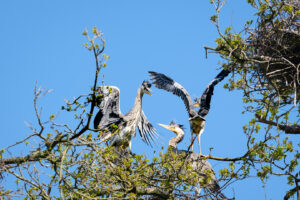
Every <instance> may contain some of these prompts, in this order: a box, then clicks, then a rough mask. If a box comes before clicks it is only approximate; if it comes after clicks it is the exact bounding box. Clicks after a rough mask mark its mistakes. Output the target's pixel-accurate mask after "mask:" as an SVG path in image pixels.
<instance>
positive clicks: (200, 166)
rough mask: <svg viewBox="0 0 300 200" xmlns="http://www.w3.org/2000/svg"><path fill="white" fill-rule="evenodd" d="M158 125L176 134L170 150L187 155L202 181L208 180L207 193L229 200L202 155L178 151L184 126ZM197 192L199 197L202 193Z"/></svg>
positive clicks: (205, 188) (205, 187)
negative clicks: (221, 190)
mask: <svg viewBox="0 0 300 200" xmlns="http://www.w3.org/2000/svg"><path fill="white" fill-rule="evenodd" d="M158 125H160V126H162V127H164V128H166V129H168V130H170V131H172V132H173V133H175V134H176V136H175V137H173V138H171V139H170V141H169V148H171V150H172V151H173V152H174V153H177V154H185V155H186V154H187V160H188V161H190V162H191V165H192V167H193V169H194V170H195V171H197V173H199V174H200V177H201V178H202V179H206V181H207V180H208V183H207V184H206V185H205V186H204V190H205V191H207V193H208V194H209V195H212V196H214V198H216V199H227V197H226V196H225V195H224V194H223V193H221V192H220V185H219V183H218V180H217V177H216V175H215V172H214V170H213V168H212V166H211V164H210V163H209V162H208V161H207V160H205V159H201V154H197V153H192V152H190V151H186V150H178V149H177V145H178V143H180V142H181V141H182V140H183V138H184V130H183V126H182V125H180V124H177V123H175V122H174V121H171V123H170V125H165V124H158ZM206 181H204V182H206ZM199 185H200V187H201V180H199ZM197 192H198V194H197V195H199V194H200V191H197Z"/></svg>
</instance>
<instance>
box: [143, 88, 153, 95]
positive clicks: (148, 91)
mask: <svg viewBox="0 0 300 200" xmlns="http://www.w3.org/2000/svg"><path fill="white" fill-rule="evenodd" d="M151 92H152V91H151V90H150V89H149V88H147V89H146V90H145V93H147V94H149V95H150V96H152V94H151Z"/></svg>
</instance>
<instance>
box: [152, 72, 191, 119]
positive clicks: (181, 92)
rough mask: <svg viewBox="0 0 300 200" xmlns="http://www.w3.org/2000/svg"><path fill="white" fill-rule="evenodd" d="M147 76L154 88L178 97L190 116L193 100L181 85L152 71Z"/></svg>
mask: <svg viewBox="0 0 300 200" xmlns="http://www.w3.org/2000/svg"><path fill="white" fill-rule="evenodd" d="M149 74H150V77H151V80H152V83H153V84H154V85H155V87H157V88H159V89H163V90H166V91H168V92H172V93H173V94H175V95H177V96H179V97H180V98H181V99H182V100H183V102H184V105H185V108H186V110H187V111H188V112H189V115H190V116H191V115H192V114H191V113H192V112H193V111H194V108H193V100H192V98H191V97H190V95H189V93H188V92H187V91H186V90H185V88H184V87H183V86H182V85H180V84H179V83H177V82H176V81H174V80H173V79H171V78H170V77H168V76H166V75H164V74H161V73H157V72H153V71H149Z"/></svg>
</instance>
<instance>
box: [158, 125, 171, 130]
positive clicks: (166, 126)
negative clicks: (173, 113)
mask: <svg viewBox="0 0 300 200" xmlns="http://www.w3.org/2000/svg"><path fill="white" fill-rule="evenodd" d="M158 125H160V126H161V127H164V128H166V129H168V130H170V131H172V129H171V127H170V126H168V125H164V124H158Z"/></svg>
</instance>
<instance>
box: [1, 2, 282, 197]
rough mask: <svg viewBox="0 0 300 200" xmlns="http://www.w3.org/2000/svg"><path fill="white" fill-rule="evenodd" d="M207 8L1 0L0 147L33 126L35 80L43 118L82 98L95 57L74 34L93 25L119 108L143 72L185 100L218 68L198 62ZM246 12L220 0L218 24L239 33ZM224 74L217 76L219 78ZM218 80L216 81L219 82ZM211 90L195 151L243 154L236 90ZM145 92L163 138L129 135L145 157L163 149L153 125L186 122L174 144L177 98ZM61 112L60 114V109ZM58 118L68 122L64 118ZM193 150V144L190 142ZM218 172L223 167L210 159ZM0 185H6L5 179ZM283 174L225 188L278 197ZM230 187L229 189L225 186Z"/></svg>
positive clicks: (207, 36)
mask: <svg viewBox="0 0 300 200" xmlns="http://www.w3.org/2000/svg"><path fill="white" fill-rule="evenodd" d="M213 14H214V8H213V6H212V5H210V4H209V0H201V1H200V0H198V1H196V0H190V1H179V0H173V1H171V0H164V1H158V0H153V1H138V0H128V1H120V0H119V1H117V0H115V1H104V0H98V1H96V0H94V1H90V0H89V1H84V2H83V1H37V0H36V1H1V2H0V24H1V32H0V36H1V37H0V43H1V47H0V53H1V59H0V77H1V78H0V84H1V92H2V98H1V100H0V102H1V105H2V111H1V114H0V118H1V122H2V131H1V135H2V138H4V139H2V140H1V141H0V148H3V147H5V146H6V145H7V144H12V143H14V142H15V141H16V140H20V139H22V138H24V137H25V136H27V135H28V134H29V133H30V131H29V129H28V128H27V127H26V126H25V124H24V121H28V122H33V123H36V121H35V118H34V110H33V89H34V85H35V81H38V83H39V85H42V86H44V87H47V88H48V89H53V90H54V91H53V92H52V93H51V94H49V95H47V96H46V97H44V98H43V99H41V101H40V102H39V106H41V107H43V113H42V116H43V117H44V119H47V118H48V116H49V115H50V114H51V113H57V112H58V111H59V110H60V107H61V106H62V105H63V104H64V99H72V98H73V97H75V96H78V95H80V94H87V93H88V92H89V88H90V87H91V86H92V84H93V78H94V69H95V65H94V58H93V56H92V54H91V53H90V52H89V51H87V50H86V49H85V48H84V47H83V43H84V42H86V40H85V37H83V36H82V35H81V33H82V32H83V30H84V29H85V28H87V29H88V30H91V28H92V27H93V26H97V27H98V29H100V30H102V31H103V33H104V38H105V40H106V50H105V53H106V54H107V55H109V56H110V59H109V61H108V63H107V68H105V69H104V70H103V71H102V73H104V74H105V83H106V84H107V85H115V86H117V87H119V88H120V91H121V110H122V111H123V113H126V112H127V111H128V110H130V108H131V107H132V106H133V103H134V98H135V95H136V92H137V88H138V87H139V85H140V84H141V83H142V81H143V80H145V79H148V80H149V76H148V73H147V71H150V70H151V71H157V72H161V73H165V74H167V75H169V76H170V77H172V78H173V79H174V80H176V81H177V82H179V83H181V84H182V85H183V86H184V87H185V88H186V89H187V90H188V91H189V93H190V94H191V96H192V97H193V98H195V97H199V96H200V95H201V94H202V92H203V90H204V88H205V86H206V85H207V84H208V83H209V82H210V81H211V80H212V79H213V77H214V76H215V75H216V74H217V73H218V72H219V70H218V69H219V67H220V66H219V65H218V64H217V63H218V61H219V60H220V58H219V57H217V56H215V55H213V54H209V55H208V58H207V59H206V58H205V51H204V48H203V46H212V47H213V46H215V43H214V40H215V39H216V38H217V36H218V35H217V31H216V28H215V26H214V25H213V24H212V23H211V22H210V20H209V18H210V16H211V15H213ZM252 15H253V10H252V9H251V8H250V6H248V5H247V4H246V1H243V0H228V2H227V4H226V5H225V6H224V8H223V10H222V14H221V27H222V28H224V27H226V26H229V25H233V26H234V29H235V30H236V31H239V30H241V29H242V25H243V23H244V21H245V20H247V19H249V18H252ZM226 80H227V79H225V81H226ZM223 83H224V82H223ZM222 85H223V84H220V85H218V86H217V87H216V89H215V93H214V96H213V99H212V106H211V110H210V113H209V115H208V116H207V125H206V130H205V132H204V134H203V135H202V152H203V154H208V153H209V148H210V147H213V151H212V154H213V155H215V156H220V157H221V156H226V157H227V156H228V157H234V156H239V155H241V154H244V152H245V142H246V138H245V137H244V135H243V132H242V125H244V124H245V123H246V122H247V120H248V119H249V116H246V115H242V114H241V111H242V110H243V104H242V101H241V97H242V94H241V92H240V91H233V92H228V91H226V90H224V89H223V87H222ZM152 91H153V95H152V96H145V97H144V100H143V109H144V112H145V114H146V115H147V117H148V119H149V120H150V121H151V122H152V123H153V125H154V126H155V127H156V129H157V131H158V133H159V134H160V136H161V139H160V141H159V143H158V145H157V146H156V147H155V148H154V149H151V148H150V147H148V146H146V145H145V144H144V143H142V142H141V140H140V138H139V136H137V137H136V138H135V139H134V140H133V151H134V152H137V153H145V154H146V155H147V156H148V157H151V155H153V151H154V150H159V149H160V146H165V147H166V146H167V144H168V140H169V139H170V137H172V136H173V135H172V133H171V132H169V131H167V130H165V129H163V128H160V127H158V126H157V123H164V124H168V123H169V122H170V121H171V120H176V122H178V123H181V124H184V125H185V127H186V131H187V134H186V137H185V140H184V141H183V142H182V144H181V145H180V146H179V148H182V149H185V148H186V146H187V144H188V142H189V137H190V134H189V133H188V132H189V125H188V115H187V113H186V111H185V108H184V104H183V102H182V101H181V100H180V99H179V98H178V97H175V96H173V95H171V94H170V93H167V92H165V91H162V90H158V89H156V88H152ZM60 113H61V111H60ZM63 116H64V114H60V116H59V118H58V120H59V121H61V122H65V123H71V124H72V121H71V120H70V118H67V117H66V118H62V117H63ZM194 149H195V150H198V147H197V146H195V147H194ZM212 164H213V166H214V168H215V169H216V170H218V169H219V168H221V167H222V166H224V165H223V164H220V163H218V162H214V161H212ZM4 184H5V183H4ZM286 187H287V186H286V180H284V179H280V178H272V179H271V180H270V181H269V182H268V183H267V184H266V189H265V190H264V189H263V188H262V183H261V182H260V181H259V180H258V179H255V178H251V179H249V180H246V181H240V182H237V183H235V184H232V185H231V186H230V187H228V188H227V189H226V191H225V194H227V195H228V196H229V197H230V196H232V195H233V193H234V194H235V196H236V199H265V195H266V196H267V199H282V197H283V195H284V191H285V188H286ZM233 191H234V192H233Z"/></svg>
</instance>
